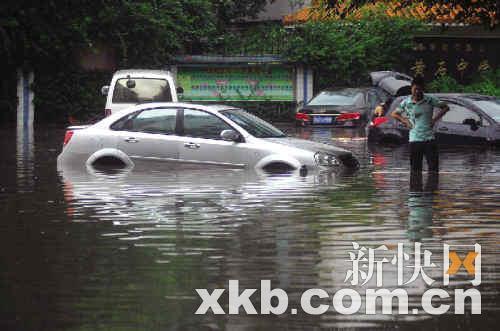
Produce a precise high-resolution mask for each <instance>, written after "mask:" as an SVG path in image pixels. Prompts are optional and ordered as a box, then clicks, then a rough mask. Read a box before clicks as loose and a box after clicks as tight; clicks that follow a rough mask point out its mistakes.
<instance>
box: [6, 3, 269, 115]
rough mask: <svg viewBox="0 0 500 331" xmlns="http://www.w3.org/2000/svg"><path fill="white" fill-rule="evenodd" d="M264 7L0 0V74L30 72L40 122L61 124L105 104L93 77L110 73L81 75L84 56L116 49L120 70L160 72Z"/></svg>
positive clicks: (10, 96) (11, 101)
mask: <svg viewBox="0 0 500 331" xmlns="http://www.w3.org/2000/svg"><path fill="white" fill-rule="evenodd" d="M267 2H268V1H267V0H258V1H235V0H224V1H209V0H101V1H95V0H83V1H78V2H77V3H74V2H71V1H63V0H47V1H32V2H26V1H14V0H4V1H2V2H1V3H0V56H1V57H2V62H1V63H0V70H1V71H2V72H3V73H4V77H6V76H8V77H10V76H12V75H15V71H16V70H17V68H23V69H27V70H30V69H35V71H36V73H35V77H36V78H35V79H36V85H35V93H36V98H37V99H36V101H35V103H36V106H37V109H39V110H41V111H42V113H41V114H39V112H38V111H37V114H39V116H38V115H37V117H38V119H47V120H48V119H52V118H57V119H60V118H64V117H65V116H60V115H62V114H72V113H73V112H76V113H80V112H82V111H83V110H82V109H83V108H85V107H88V108H89V109H87V111H91V110H94V109H101V108H102V106H100V107H97V106H98V104H99V103H100V102H102V98H100V97H97V98H96V97H95V93H97V92H98V90H99V87H100V86H101V85H103V84H104V83H106V82H108V81H109V78H107V79H106V80H96V77H98V76H106V77H107V75H110V74H111V73H110V72H108V73H102V74H98V73H92V72H87V73H84V72H82V71H81V69H80V67H79V64H78V63H77V62H78V54H79V53H80V52H81V51H88V50H90V51H92V50H95V47H96V45H104V46H105V47H106V48H107V49H111V50H116V51H117V58H118V63H116V65H117V67H119V68H133V67H136V68H137V67H143V68H144V67H147V68H158V67H163V66H164V65H165V64H166V63H168V60H169V58H170V57H171V56H173V55H177V54H182V53H201V52H206V51H207V50H209V49H210V47H213V46H214V44H213V42H212V41H213V40H214V39H216V38H214V35H217V34H219V33H220V32H221V31H225V27H226V25H227V23H228V22H230V21H232V20H235V19H238V18H241V17H247V16H254V15H256V14H258V12H259V11H260V10H261V9H262V8H263V6H264V5H265V4H266V3H267ZM109 77H110V76H109ZM94 83H95V84H94ZM14 84H15V83H14ZM9 86H10V85H9ZM14 86H15V85H14ZM0 88H1V90H0V111H1V113H0V119H2V118H7V117H8V118H9V119H10V118H11V113H12V109H13V108H14V109H15V104H16V99H15V98H16V96H15V91H14V92H13V91H12V89H10V88H9V87H8V86H3V85H0ZM86 88H88V89H86ZM92 98H94V100H92ZM13 105H14V107H13Z"/></svg>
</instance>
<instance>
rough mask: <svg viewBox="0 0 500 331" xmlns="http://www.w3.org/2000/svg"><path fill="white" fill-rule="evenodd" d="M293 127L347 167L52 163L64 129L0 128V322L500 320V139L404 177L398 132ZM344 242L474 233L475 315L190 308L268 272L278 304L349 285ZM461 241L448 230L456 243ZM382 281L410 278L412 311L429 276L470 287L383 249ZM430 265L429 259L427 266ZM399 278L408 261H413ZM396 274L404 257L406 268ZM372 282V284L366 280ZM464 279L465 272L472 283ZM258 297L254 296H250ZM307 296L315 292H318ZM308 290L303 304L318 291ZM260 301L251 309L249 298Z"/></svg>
mask: <svg viewBox="0 0 500 331" xmlns="http://www.w3.org/2000/svg"><path fill="white" fill-rule="evenodd" d="M284 129H285V131H286V132H287V133H288V134H290V135H293V136H297V137H300V138H305V139H310V140H314V141H320V142H326V143H330V144H335V145H337V146H340V147H343V148H346V149H349V150H351V151H353V153H354V154H355V155H356V156H357V158H358V159H359V161H360V163H361V168H360V169H359V171H357V172H356V173H354V174H342V173H339V174H335V173H310V174H308V175H307V176H305V177H301V176H297V175H293V174H292V175H266V174H262V173H257V172H255V171H246V170H234V169H222V168H209V169H207V168H200V167H190V168H186V167H179V166H172V165H167V164H162V165H155V166H151V167H140V166H138V167H136V169H133V170H132V171H114V172H111V173H110V172H103V171H99V170H96V169H63V170H64V171H61V172H58V171H57V166H56V157H57V155H58V154H59V152H60V148H61V145H62V140H63V136H64V130H60V129H53V128H43V127H42V128H38V129H37V130H36V131H35V134H34V137H32V138H30V137H24V143H22V142H21V143H19V140H18V141H17V142H18V144H16V132H15V130H10V129H1V130H0V150H1V151H2V157H1V158H0V174H1V177H0V220H1V223H0V224H1V225H0V226H1V230H0V243H1V253H0V261H1V262H0V264H1V268H0V275H1V276H0V277H1V278H0V279H1V280H0V295H1V299H0V305H1V309H0V316H1V319H0V329H2V330H75V331H76V330H81V331H83V330H103V331H104V330H106V331H109V330H333V329H339V328H349V329H357V328H364V329H366V330H374V329H396V328H397V329H402V330H414V329H415V330H416V329H418V330H422V329H424V328H428V329H429V330H437V329H450V330H455V329H461V330H473V329H474V330H490V329H495V324H498V322H499V321H500V319H499V317H498V314H499V308H498V298H499V296H498V294H499V293H498V292H499V283H500V279H499V277H500V260H499V258H498V249H499V236H498V235H499V233H500V222H499V221H500V150H498V149H496V150H495V149H492V148H491V149H490V148H483V147H453V148H450V147H447V148H442V149H441V154H440V159H441V165H440V168H441V171H442V172H441V173H440V176H439V179H438V180H437V179H433V178H428V176H427V174H425V173H424V176H423V178H422V182H421V183H418V182H417V183H413V185H412V187H411V190H410V174H409V153H408V149H407V146H399V147H390V146H385V147H384V146H372V145H369V144H368V143H367V141H366V139H365V138H364V136H363V134H362V133H360V132H358V131H355V130H348V129H345V130H342V129H334V130H332V129H328V128H316V129H309V128H306V129H296V128H294V127H285V128H284ZM353 242H355V243H357V244H359V245H360V246H361V247H367V248H368V247H369V248H377V247H379V246H381V245H385V246H386V248H387V251H386V253H387V256H393V255H394V254H396V250H397V248H398V244H399V243H402V244H404V246H405V248H406V247H407V248H409V249H410V248H411V249H413V247H414V243H415V242H419V243H422V249H426V250H429V251H431V252H432V257H431V261H432V262H435V264H436V265H440V266H442V264H443V244H448V245H455V246H456V245H468V246H470V245H474V244H475V243H478V244H480V245H481V258H482V260H481V266H482V274H481V285H479V286H478V287H477V289H478V290H479V291H480V293H481V315H471V314H470V311H471V310H470V305H468V304H467V302H466V305H465V307H466V308H465V314H463V315H455V314H454V308H453V307H454V304H453V298H454V295H452V294H451V296H450V298H449V299H448V300H445V301H443V302H444V303H446V304H449V305H450V306H451V307H452V308H451V309H450V311H449V312H448V313H446V314H444V315H436V316H432V315H429V314H426V313H424V312H423V311H422V310H421V309H420V312H419V313H418V314H408V315H398V314H393V315H389V314H387V315H383V314H379V313H377V314H374V315H367V314H364V312H361V311H360V312H359V313H356V314H353V315H342V314H339V313H338V312H336V311H334V310H333V309H332V307H330V310H329V311H328V312H326V313H324V314H321V315H317V316H314V315H308V314H305V313H304V312H303V311H301V309H299V310H298V313H297V314H292V313H290V312H289V310H290V309H289V310H288V311H287V312H286V313H285V314H282V315H278V316H275V315H272V314H271V315H260V314H259V315H247V314H245V313H240V314H238V315H230V314H227V311H228V309H227V294H226V295H224V296H222V297H221V300H220V301H219V303H220V304H221V306H222V308H223V309H224V310H225V312H226V314H225V315H214V314H212V313H211V312H210V313H208V314H206V315H195V314H194V312H195V311H196V310H197V308H198V307H199V306H200V303H201V299H200V298H199V296H198V294H197V293H196V291H195V289H201V288H203V289H209V292H211V290H212V289H215V288H227V287H228V281H229V280H239V287H240V291H243V289H251V288H260V284H261V283H260V281H261V280H271V287H272V288H281V289H284V290H285V291H286V292H287V294H288V297H289V307H290V308H292V307H296V308H300V296H301V294H302V293H303V292H304V291H306V290H307V289H312V288H321V289H324V290H325V291H327V292H328V294H329V295H330V299H329V300H327V301H325V303H328V302H329V303H330V304H331V297H332V296H333V294H334V293H335V292H336V291H338V290H339V289H342V288H353V289H358V290H363V291H364V289H363V288H362V287H361V286H360V285H351V283H350V282H349V281H345V280H346V274H348V271H349V269H350V268H351V267H352V262H351V261H350V257H349V252H351V251H353V250H354V248H353ZM469 249H470V247H468V248H467V247H466V246H456V248H455V250H456V251H457V252H458V253H467V251H468V250H469ZM384 267H386V269H385V271H384V288H389V289H393V288H397V287H403V288H405V289H407V291H408V296H409V306H410V311H412V308H419V307H420V306H421V304H420V301H421V297H422V295H423V293H424V292H425V291H426V290H427V289H429V288H442V289H444V290H446V291H448V292H450V293H451V292H452V291H453V290H454V289H455V288H468V287H467V286H466V285H464V284H465V283H467V281H468V280H469V279H470V275H468V274H467V271H466V270H465V269H464V268H462V269H460V270H459V272H458V273H457V274H456V275H454V276H453V277H450V284H449V285H447V286H444V285H443V284H442V280H441V277H442V269H439V268H437V269H438V270H436V271H433V270H430V271H429V272H428V275H429V276H431V277H432V278H434V279H436V282H435V283H433V284H432V285H428V284H426V283H425V282H424V281H423V280H422V279H421V277H419V278H418V279H417V280H415V281H414V282H412V283H411V284H409V285H407V286H398V284H397V270H396V268H395V267H394V266H392V265H391V264H390V263H387V264H385V265H384ZM426 270H427V269H426ZM408 272H409V276H408V277H407V278H409V277H410V276H411V273H412V272H413V269H411V270H409V271H408ZM405 274H406V272H405ZM373 287H375V285H374V284H373V286H372V288H373ZM469 287H470V285H469ZM252 302H254V306H255V307H256V308H258V307H260V303H259V302H260V296H259V294H258V293H256V294H255V295H254V296H253V297H252ZM313 302H315V301H314V300H313ZM318 304H319V301H318V302H317V303H316V304H313V306H317V305H318ZM258 310H259V309H258Z"/></svg>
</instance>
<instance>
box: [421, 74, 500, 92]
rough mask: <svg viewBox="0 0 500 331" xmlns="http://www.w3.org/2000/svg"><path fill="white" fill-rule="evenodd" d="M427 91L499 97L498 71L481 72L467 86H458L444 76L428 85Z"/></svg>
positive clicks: (453, 80) (499, 78)
mask: <svg viewBox="0 0 500 331" xmlns="http://www.w3.org/2000/svg"><path fill="white" fill-rule="evenodd" d="M428 90H429V92H434V93H438V92H441V93H450V92H455V93H478V94H485V95H493V96H497V97H500V69H498V70H496V71H492V70H489V71H486V72H483V73H482V74H480V75H478V76H477V77H476V78H475V79H474V80H473V81H472V83H471V84H469V85H462V84H459V83H458V82H457V81H456V80H455V79H454V78H453V77H450V76H448V75H444V76H441V77H438V78H436V79H434V80H433V81H432V82H431V83H429V85H428Z"/></svg>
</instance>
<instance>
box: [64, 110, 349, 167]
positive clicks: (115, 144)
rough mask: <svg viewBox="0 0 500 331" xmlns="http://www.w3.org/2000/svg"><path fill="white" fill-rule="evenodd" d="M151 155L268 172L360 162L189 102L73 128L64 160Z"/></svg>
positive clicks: (250, 118) (245, 116)
mask: <svg viewBox="0 0 500 331" xmlns="http://www.w3.org/2000/svg"><path fill="white" fill-rule="evenodd" d="M147 160H153V161H173V162H187V163H197V164H210V165H222V166H231V167H244V168H256V169H262V170H265V171H289V170H294V169H295V170H300V171H301V172H307V171H308V170H310V169H318V168H330V169H331V168H357V167H358V161H357V160H356V158H355V157H354V156H353V155H352V153H351V152H349V151H347V150H344V149H341V148H338V147H335V146H332V145H328V144H321V143H317V142H312V141H308V140H303V139H297V138H291V137H288V136H286V135H285V134H284V133H283V132H282V131H280V130H279V129H277V128H275V127H274V126H272V125H271V124H269V123H267V122H265V121H263V120H262V119H260V118H258V117H256V116H254V115H252V114H250V113H248V112H246V111H244V110H242V109H237V108H234V107H230V106H220V105H211V106H206V105H194V104H187V103H148V104H141V105H137V106H134V107H132V108H129V109H128V110H124V111H122V112H119V113H116V114H113V115H111V116H109V117H107V118H105V119H103V120H102V121H100V122H98V123H96V124H94V125H91V126H76V127H69V128H68V130H67V131H66V135H65V138H64V147H63V150H62V152H61V154H60V155H59V157H58V164H59V165H64V166H67V165H69V164H80V165H81V164H86V165H98V164H113V165H121V166H125V167H132V166H134V162H137V161H147Z"/></svg>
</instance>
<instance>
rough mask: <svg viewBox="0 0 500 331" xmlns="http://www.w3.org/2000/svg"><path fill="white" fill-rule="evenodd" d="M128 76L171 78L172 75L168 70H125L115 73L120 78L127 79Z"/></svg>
mask: <svg viewBox="0 0 500 331" xmlns="http://www.w3.org/2000/svg"><path fill="white" fill-rule="evenodd" d="M128 75H130V76H136V77H137V76H139V77H140V76H143V75H145V76H146V75H147V76H148V77H151V76H165V75H168V76H171V75H172V73H171V72H170V71H168V70H161V69H158V70H153V69H124V70H118V71H116V72H115V73H114V76H119V77H127V76H128Z"/></svg>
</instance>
